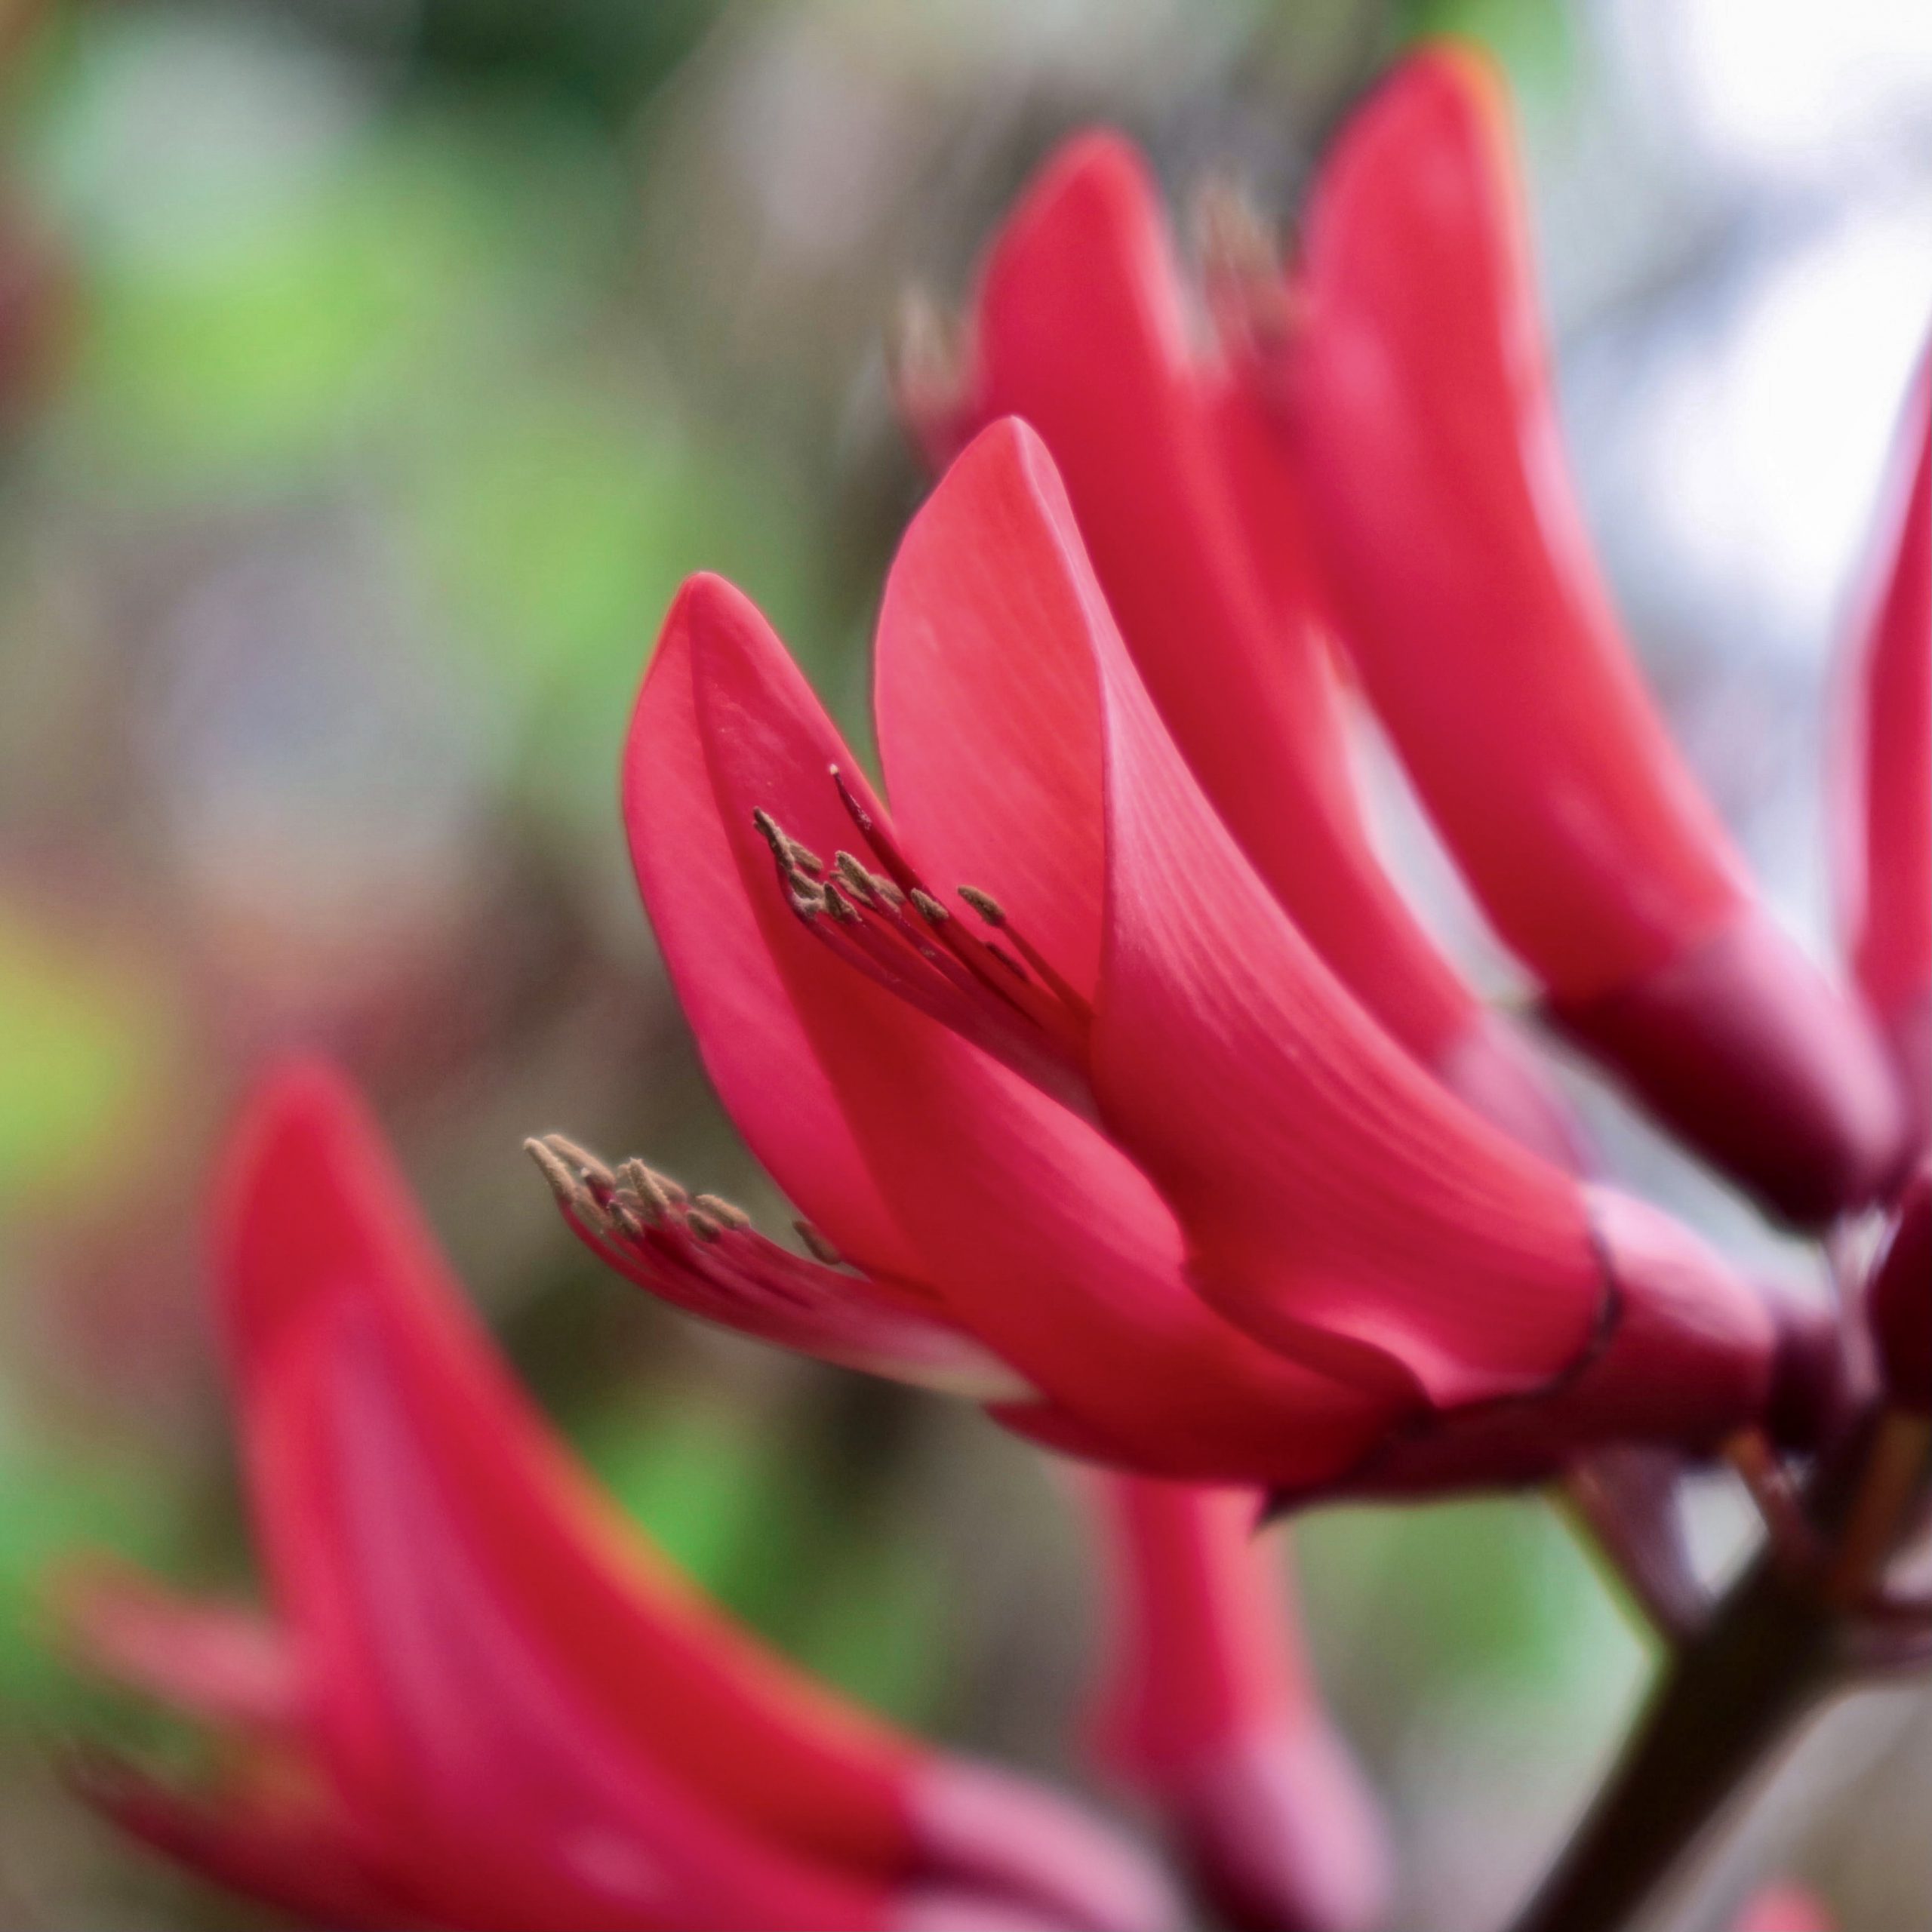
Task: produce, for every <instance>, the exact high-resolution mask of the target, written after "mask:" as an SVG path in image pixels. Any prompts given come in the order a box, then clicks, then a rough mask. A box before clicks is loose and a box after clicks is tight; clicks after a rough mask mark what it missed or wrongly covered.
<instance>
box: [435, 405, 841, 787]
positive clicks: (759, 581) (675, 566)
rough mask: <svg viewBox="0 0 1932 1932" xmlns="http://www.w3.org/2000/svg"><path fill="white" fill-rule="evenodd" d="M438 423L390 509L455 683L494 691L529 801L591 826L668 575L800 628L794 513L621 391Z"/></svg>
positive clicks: (801, 545) (806, 576)
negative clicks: (457, 667) (719, 587)
mask: <svg viewBox="0 0 1932 1932" xmlns="http://www.w3.org/2000/svg"><path fill="white" fill-rule="evenodd" d="M446 427H447V431H448V433H447V434H445V435H441V436H439V437H438V438H435V439H433V441H431V442H430V443H429V445H427V446H426V448H425V450H424V451H423V456H422V462H423V469H422V472H421V474H420V478H419V480H418V481H417V483H416V484H415V485H414V486H413V487H412V488H411V489H410V490H409V491H408V492H407V493H406V500H407V502H408V505H409V506H410V507H411V508H412V509H414V511H415V512H417V518H416V523H415V526H414V527H415V529H416V531H417V534H418V536H419V537H420V541H421V543H422V546H423V552H424V568H425V573H426V575H427V576H428V577H429V578H430V580H432V582H433V583H435V585H436V586H437V588H438V590H439V591H440V592H441V596H442V598H443V600H444V601H445V603H446V604H447V605H448V608H449V609H450V611H451V614H452V616H453V619H454V624H455V626H456V629H457V652H458V654H459V656H460V660H461V673H462V675H465V676H473V675H476V674H477V673H478V672H481V674H482V675H484V676H485V678H487V679H488V680H489V681H490V682H491V683H492V684H493V685H495V686H496V687H497V689H498V690H499V691H500V692H501V693H502V694H503V697H504V698H505V699H506V702H507V703H508V706H509V709H510V712H511V713H512V718H513V719H514V721H515V724H514V729H515V736H516V739H517V741H518V742H517V746H516V751H517V755H518V762H519V764H520V765H521V769H522V773H523V776H524V777H525V780H526V782H528V783H529V784H530V786H531V787H532V789H534V791H535V792H537V794H538V795H539V796H540V798H552V799H554V798H562V799H565V800H566V801H571V802H572V803H574V804H581V805H582V806H583V808H585V809H586V811H588V812H589V813H590V814H594V815H595V816H597V817H599V818H600V819H601V818H602V817H608V813H609V811H610V805H611V797H612V795H613V789H614V785H615V782H616V780H615V774H616V771H617V758H618V753H619V750H620V746H621V745H622V743H623V734H624V729H625V726H626V721H627V720H628V718H629V712H630V706H631V701H632V697H633V696H634V695H635V691H636V687H637V682H638V678H639V676H640V675H641V672H642V669H643V667H644V665H645V661H646V659H647V657H648V652H649V649H650V646H651V641H652V639H653V638H654V636H655V635H656V632H657V626H658V623H659V622H660V620H661V619H662V617H663V614H664V611H665V610H666V608H667V607H668V606H669V603H670V601H671V598H672V595H673V594H674V593H675V591H676V589H677V586H678V583H680V582H681V580H682V579H683V578H684V577H686V576H687V575H688V574H690V573H691V571H694V570H698V569H701V568H702V569H712V570H717V571H722V572H723V573H724V574H726V575H728V576H729V577H732V578H733V579H734V580H736V581H737V582H738V583H741V584H742V585H743V586H744V587H745V589H746V590H747V591H749V592H750V593H751V594H752V595H753V596H754V597H755V598H757V599H758V601H759V603H760V604H761V605H763V606H764V608H765V610H766V611H767V612H768V614H769V615H770V616H771V618H772V620H773V621H774V623H777V624H778V625H779V626H780V628H781V629H784V630H786V631H788V632H790V633H791V634H792V635H794V636H798V635H808V634H809V632H810V629H811V626H810V625H809V624H808V623H805V622H804V621H802V614H803V613H804V612H806V611H809V610H810V609H811V608H812V600H811V594H810V566H809V563H808V546H807V545H806V543H805V541H804V532H803V531H801V527H800V518H799V515H798V512H797V510H796V509H795V507H794V506H792V505H790V504H788V503H785V502H784V501H783V500H780V498H779V497H778V496H777V493H776V492H775V491H774V490H773V488H771V485H769V484H768V483H767V482H765V481H764V480H763V479H761V478H758V477H757V476H755V475H752V474H751V473H750V472H749V471H748V470H745V469H741V468H740V466H737V465H736V464H734V463H733V462H732V461H731V459H730V458H729V457H727V456H726V455H724V454H722V453H721V452H718V451H713V450H711V449H709V448H705V447H703V445H700V444H698V443H697V442H695V441H694V440H693V439H692V438H691V437H689V436H688V435H685V434H684V433H682V432H680V431H679V430H678V429H676V428H675V426H672V424H671V423H668V422H667V421H666V420H663V417H662V416H661V414H659V413H657V412H654V410H653V409H652V408H651V405H650V404H649V402H648V400H647V399H646V398H642V397H640V396H638V395H634V394H626V393H622V392H619V393H609V392H599V391H598V390H597V389H594V388H592V387H590V386H588V385H586V386H583V387H580V388H576V389H570V388H566V387H565V386H561V385H560V384H555V383H552V384H549V385H545V384H542V383H538V382H537V381H536V380H534V379H532V380H530V381H528V382H527V383H523V384H520V385H519V386H518V387H517V388H516V389H515V390H513V391H512V392H508V393H505V394H503V395H500V396H499V397H498V398H496V399H495V400H494V402H493V403H492V405H491V407H490V408H487V409H482V410H476V411H466V412H464V413H463V416H462V418H461V420H458V421H453V422H451V423H449V424H448V425H447V426H446Z"/></svg>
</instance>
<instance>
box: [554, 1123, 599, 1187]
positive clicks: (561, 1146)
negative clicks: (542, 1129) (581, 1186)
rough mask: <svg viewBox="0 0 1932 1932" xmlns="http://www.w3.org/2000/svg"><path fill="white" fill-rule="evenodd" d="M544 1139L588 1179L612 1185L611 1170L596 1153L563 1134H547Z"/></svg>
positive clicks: (555, 1152)
mask: <svg viewBox="0 0 1932 1932" xmlns="http://www.w3.org/2000/svg"><path fill="white" fill-rule="evenodd" d="M543 1140H544V1144H545V1145H546V1146H548V1147H549V1149H550V1150H551V1152H552V1153H554V1154H556V1155H558V1156H559V1157H560V1158H562V1159H564V1160H566V1161H571V1162H572V1163H573V1164H574V1165H575V1166H576V1167H577V1169H578V1171H580V1173H581V1174H583V1177H584V1178H585V1179H586V1180H589V1181H594V1182H595V1183H596V1184H597V1186H599V1187H608V1186H611V1183H612V1176H611V1170H610V1169H609V1168H607V1167H606V1166H605V1164H604V1163H603V1162H602V1161H600V1160H599V1159H598V1158H597V1156H596V1155H595V1154H592V1153H587V1152H586V1151H585V1150H584V1149H583V1148H581V1147H580V1146H578V1145H577V1143H576V1142H575V1141H574V1140H569V1139H568V1138H567V1137H565V1136H564V1135H563V1134H546V1135H545V1136H544V1137H543Z"/></svg>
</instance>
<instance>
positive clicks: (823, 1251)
mask: <svg viewBox="0 0 1932 1932" xmlns="http://www.w3.org/2000/svg"><path fill="white" fill-rule="evenodd" d="M792 1230H793V1232H795V1234H796V1235H798V1238H799V1239H800V1240H801V1241H803V1242H804V1244H805V1246H806V1247H807V1248H808V1249H809V1250H810V1251H811V1254H812V1257H813V1258H814V1260H819V1261H823V1263H825V1265H826V1266H827V1267H828V1268H836V1267H838V1266H840V1265H841V1263H843V1262H844V1259H845V1257H844V1255H842V1254H840V1253H839V1251H838V1249H837V1248H835V1247H833V1246H832V1243H831V1242H830V1241H827V1240H826V1238H825V1237H824V1235H822V1234H820V1232H819V1231H818V1229H816V1228H815V1227H814V1226H812V1224H811V1222H809V1221H794V1222H793V1223H792Z"/></svg>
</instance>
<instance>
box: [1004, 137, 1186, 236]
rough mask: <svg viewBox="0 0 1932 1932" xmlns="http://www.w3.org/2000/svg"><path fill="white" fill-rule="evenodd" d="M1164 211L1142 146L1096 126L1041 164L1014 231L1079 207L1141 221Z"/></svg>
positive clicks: (1061, 144) (1056, 151)
mask: <svg viewBox="0 0 1932 1932" xmlns="http://www.w3.org/2000/svg"><path fill="white" fill-rule="evenodd" d="M1160 205H1161V191H1160V188H1159V186H1158V183H1156V182H1155V179H1154V174H1153V171H1152V168H1150V167H1149V165H1148V162H1147V157H1146V155H1145V154H1144V153H1143V152H1142V151H1141V149H1140V146H1139V145H1138V144H1137V143H1136V142H1135V141H1134V140H1133V139H1132V137H1131V136H1129V135H1128V134H1124V133H1123V132H1122V131H1121V130H1120V129H1119V128H1112V127H1107V126H1105V125H1097V126H1094V127H1091V128H1081V129H1079V130H1078V131H1077V132H1075V133H1074V134H1069V136H1068V137H1066V140H1063V141H1062V142H1061V143H1060V145H1059V146H1057V148H1055V149H1054V150H1053V152H1051V154H1050V155H1048V157H1047V158H1046V159H1045V160H1044V162H1041V165H1040V167H1039V169H1038V172H1037V173H1036V174H1035V175H1034V177H1033V179H1032V186H1030V187H1029V189H1027V190H1026V194H1025V195H1024V196H1023V198H1022V200H1021V202H1020V208H1019V210H1018V211H1017V213H1016V214H1015V216H1014V219H1013V223H1012V224H1011V225H1012V226H1019V225H1020V224H1021V223H1024V222H1025V221H1026V220H1027V219H1028V217H1032V219H1034V220H1038V219H1040V218H1041V217H1043V216H1045V215H1047V214H1049V213H1050V212H1051V213H1059V212H1062V211H1066V210H1069V209H1071V208H1076V207H1077V208H1080V209H1081V211H1083V212H1087V211H1091V212H1097V213H1099V214H1101V215H1102V216H1103V217H1106V216H1112V217H1115V218H1122V217H1124V218H1125V219H1128V220H1140V219H1141V218H1143V217H1144V216H1145V215H1146V214H1147V213H1148V212H1149V211H1150V210H1152V211H1156V212H1158V209H1159V208H1160Z"/></svg>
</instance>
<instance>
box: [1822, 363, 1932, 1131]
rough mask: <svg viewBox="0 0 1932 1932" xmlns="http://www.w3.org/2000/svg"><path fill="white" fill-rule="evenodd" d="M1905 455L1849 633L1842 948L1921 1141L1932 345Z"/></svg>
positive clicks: (1841, 785) (1930, 742) (1931, 862)
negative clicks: (1882, 1036) (1867, 597)
mask: <svg viewBox="0 0 1932 1932" xmlns="http://www.w3.org/2000/svg"><path fill="white" fill-rule="evenodd" d="M1904 441H1905V443H1906V454H1907V457H1908V460H1909V481H1908V485H1907V488H1906V490H1905V491H1904V492H1903V508H1902V510H1901V509H1900V508H1899V507H1898V506H1897V503H1896V500H1894V503H1893V504H1892V505H1891V506H1888V507H1889V515H1890V517H1892V518H1896V520H1897V532H1896V534H1895V535H1893V534H1890V532H1889V531H1888V532H1887V539H1888V540H1887V541H1886V543H1885V546H1884V553H1883V555H1882V557H1881V569H1882V571H1883V573H1884V575H1883V578H1882V581H1881V586H1880V588H1879V591H1878V595H1877V596H1876V597H1875V598H1874V599H1873V601H1872V607H1871V608H1870V611H1869V614H1867V617H1866V621H1865V623H1864V624H1863V626H1862V627H1861V629H1860V632H1858V633H1857V635H1855V636H1854V639H1853V640H1852V650H1851V653H1850V671H1851V678H1850V683H1851V686H1852V689H1851V691H1850V693H1849V694H1847V695H1848V696H1849V698H1850V705H1849V707H1848V708H1849V710H1850V717H1849V718H1848V719H1847V724H1848V725H1849V727H1850V729H1849V731H1848V733H1847V737H1848V739H1849V743H1847V745H1846V746H1845V752H1846V755H1845V756H1844V758H1843V759H1842V761H1841V770H1840V771H1838V772H1837V773H1836V774H1835V777H1836V779H1837V780H1838V784H1837V792H1838V796H1837V798H1836V800H1835V804H1836V805H1837V808H1838V817H1839V826H1838V841H1837V844H1838V884H1839V897H1840V900H1841V904H1842V908H1843V921H1844V929H1845V933H1846V949H1847V952H1848V953H1849V955H1850V958H1851V962H1852V965H1853V968H1854V971H1856V973H1857V977H1858V983H1859V986H1860V989H1861V990H1862V991H1863V993H1864V995H1865V997H1866V1000H1867V1001H1869V1004H1870V1005H1871V1007H1872V1011H1873V1012H1875V1014H1877V1015H1878V1017H1879V1019H1880V1020H1881V1022H1882V1023H1884V1026H1885V1028H1886V1030H1887V1032H1888V1034H1889V1035H1890V1038H1891V1040H1892V1042H1893V1044H1894V1049H1895V1051H1896V1054H1897V1060H1898V1062H1899V1065H1900V1071H1901V1072H1902V1073H1903V1075H1904V1076H1905V1081H1906V1093H1907V1095H1908V1097H1909V1099H1910V1100H1911V1101H1912V1104H1913V1106H1914V1107H1915V1109H1916V1111H1917V1113H1918V1130H1919V1140H1920V1144H1921V1146H1923V1145H1924V1144H1925V1142H1926V1140H1927V1132H1928V1127H1932V811H1928V810H1927V806H1926V801H1927V798H1932V352H1928V353H1927V356H1926V358H1925V359H1924V361H1923V362H1921V365H1920V368H1919V371H1918V380H1916V382H1915V383H1914V385H1913V387H1912V397H1911V400H1910V401H1909V403H1908V404H1907V405H1906V428H1905V435H1904Z"/></svg>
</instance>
